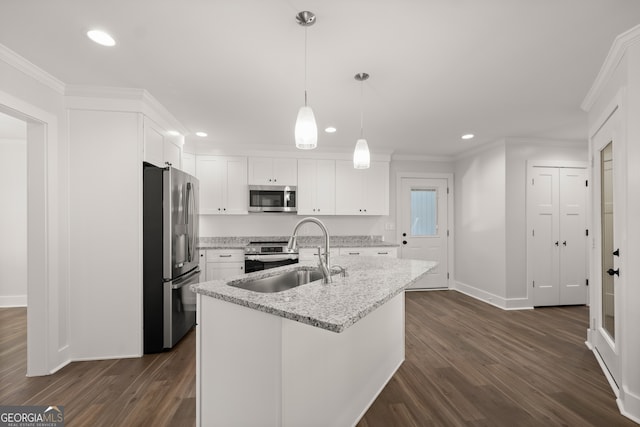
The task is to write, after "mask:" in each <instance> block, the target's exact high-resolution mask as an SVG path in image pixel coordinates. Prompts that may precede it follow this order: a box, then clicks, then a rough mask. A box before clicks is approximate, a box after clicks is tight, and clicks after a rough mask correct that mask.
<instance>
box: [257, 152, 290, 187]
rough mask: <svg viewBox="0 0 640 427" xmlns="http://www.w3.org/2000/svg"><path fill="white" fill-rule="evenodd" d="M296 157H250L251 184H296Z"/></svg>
mask: <svg viewBox="0 0 640 427" xmlns="http://www.w3.org/2000/svg"><path fill="white" fill-rule="evenodd" d="M297 182H298V163H297V161H296V159H279V158H272V157H249V185H296V183H297Z"/></svg>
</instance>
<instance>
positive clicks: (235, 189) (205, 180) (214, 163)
mask: <svg viewBox="0 0 640 427" xmlns="http://www.w3.org/2000/svg"><path fill="white" fill-rule="evenodd" d="M196 177H197V178H198V179H199V180H200V214H205V215H206V214H209V215H211V214H214V215H233V214H246V213H248V210H247V205H248V197H249V196H248V188H247V158H246V157H226V156H196Z"/></svg>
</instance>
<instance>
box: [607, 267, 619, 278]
mask: <svg viewBox="0 0 640 427" xmlns="http://www.w3.org/2000/svg"><path fill="white" fill-rule="evenodd" d="M607 274H608V275H609V276H613V275H614V274H615V275H616V276H618V277H620V269H619V268H616V269H615V270H614V269H613V268H610V269H608V270H607Z"/></svg>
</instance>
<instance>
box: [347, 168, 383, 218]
mask: <svg viewBox="0 0 640 427" xmlns="http://www.w3.org/2000/svg"><path fill="white" fill-rule="evenodd" d="M335 189H336V191H335V194H336V197H335V200H336V214H337V215H389V163H387V162H371V166H370V167H369V169H354V167H353V163H352V162H351V161H347V160H337V161H336V182H335Z"/></svg>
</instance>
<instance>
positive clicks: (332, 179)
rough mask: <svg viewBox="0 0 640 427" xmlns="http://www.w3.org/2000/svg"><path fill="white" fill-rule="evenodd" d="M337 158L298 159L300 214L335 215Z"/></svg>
mask: <svg viewBox="0 0 640 427" xmlns="http://www.w3.org/2000/svg"><path fill="white" fill-rule="evenodd" d="M335 164H336V163H335V160H310V159H300V160H298V193H297V197H298V215H334V214H335V200H336V199H335V187H336V172H335V170H336V167H335Z"/></svg>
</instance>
